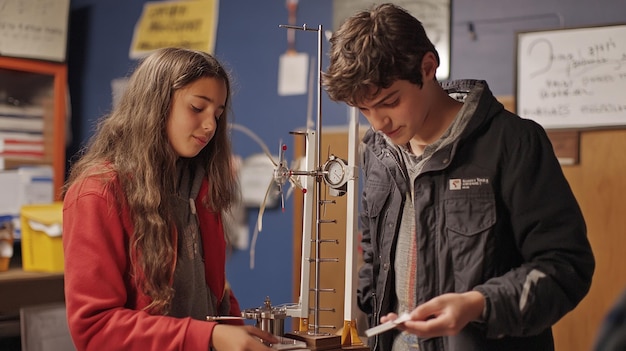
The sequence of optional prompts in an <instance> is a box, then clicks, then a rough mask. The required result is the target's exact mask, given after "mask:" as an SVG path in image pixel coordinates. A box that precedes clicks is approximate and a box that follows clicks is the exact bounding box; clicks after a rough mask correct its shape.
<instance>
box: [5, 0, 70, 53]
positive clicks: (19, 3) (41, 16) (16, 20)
mask: <svg viewBox="0 0 626 351" xmlns="http://www.w3.org/2000/svg"><path fill="white" fill-rule="evenodd" d="M69 8H70V0H28V1H26V0H0V56H10V57H18V58H30V59H40V60H46V61H55V62H64V61H65V55H66V46H67V28H68V17H69Z"/></svg>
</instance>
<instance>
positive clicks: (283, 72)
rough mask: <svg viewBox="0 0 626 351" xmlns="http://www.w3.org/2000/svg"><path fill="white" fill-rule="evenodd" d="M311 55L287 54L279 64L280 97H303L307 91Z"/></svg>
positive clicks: (281, 57) (282, 56)
mask: <svg viewBox="0 0 626 351" xmlns="http://www.w3.org/2000/svg"><path fill="white" fill-rule="evenodd" d="M308 67H309V55H308V54H306V53H287V54H283V55H281V56H280V60H279V63H278V95H281V96H285V95H302V94H306V91H307V75H308Z"/></svg>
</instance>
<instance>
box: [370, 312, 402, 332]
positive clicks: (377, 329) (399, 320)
mask: <svg viewBox="0 0 626 351" xmlns="http://www.w3.org/2000/svg"><path fill="white" fill-rule="evenodd" d="M409 320H411V316H410V315H409V314H408V313H406V312H405V313H403V314H402V315H401V316H400V317H398V318H396V319H394V320H392V321H389V322H386V323H383V324H379V325H377V326H375V327H373V328H369V329H368V330H366V331H365V335H367V337H368V338H369V337H372V336H374V335H377V334H380V333H383V332H386V331H387V330H391V329H393V328H395V327H397V326H398V325H400V324H402V323H404V322H406V321H409Z"/></svg>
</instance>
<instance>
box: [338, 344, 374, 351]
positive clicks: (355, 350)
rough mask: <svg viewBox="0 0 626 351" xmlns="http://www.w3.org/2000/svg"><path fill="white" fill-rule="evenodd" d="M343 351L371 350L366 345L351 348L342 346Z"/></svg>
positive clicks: (351, 346)
mask: <svg viewBox="0 0 626 351" xmlns="http://www.w3.org/2000/svg"><path fill="white" fill-rule="evenodd" d="M341 350H342V351H347V350H350V351H370V348H369V347H367V346H365V345H350V346H342V347H341Z"/></svg>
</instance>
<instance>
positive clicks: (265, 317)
mask: <svg viewBox="0 0 626 351" xmlns="http://www.w3.org/2000/svg"><path fill="white" fill-rule="evenodd" d="M241 316H242V317H244V318H246V319H254V320H256V327H257V328H259V329H261V330H264V331H266V332H269V333H272V334H273V335H276V336H284V335H285V318H286V317H287V312H286V311H285V309H284V308H283V309H281V308H276V307H272V302H271V301H270V297H269V296H267V297H265V303H264V304H263V306H261V307H257V308H249V309H247V310H244V311H242V312H241Z"/></svg>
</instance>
